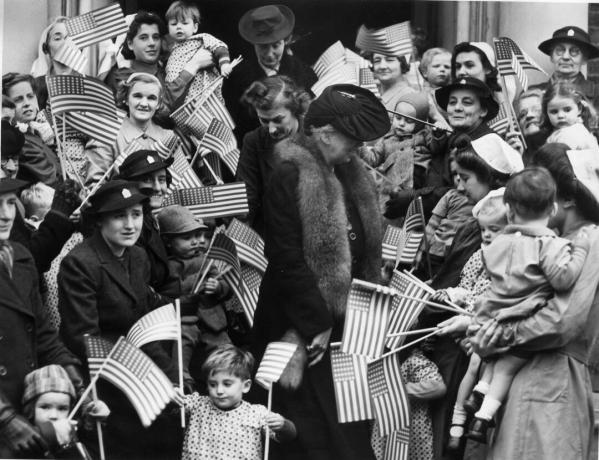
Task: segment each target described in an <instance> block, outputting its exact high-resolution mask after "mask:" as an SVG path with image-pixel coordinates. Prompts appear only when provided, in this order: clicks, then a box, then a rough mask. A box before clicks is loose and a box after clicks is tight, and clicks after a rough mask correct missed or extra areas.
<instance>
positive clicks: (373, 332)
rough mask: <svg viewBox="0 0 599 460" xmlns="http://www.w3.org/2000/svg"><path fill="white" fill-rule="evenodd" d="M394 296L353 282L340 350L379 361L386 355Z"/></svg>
mask: <svg viewBox="0 0 599 460" xmlns="http://www.w3.org/2000/svg"><path fill="white" fill-rule="evenodd" d="M392 302H393V293H392V292H391V291H390V290H389V288H387V287H385V286H380V285H377V284H372V283H367V282H364V281H360V280H356V279H354V280H352V284H351V288H350V291H349V294H348V296H347V311H346V314H345V324H344V327H343V337H342V339H341V351H343V352H344V353H352V354H355V355H362V356H367V357H369V358H376V357H378V356H380V355H381V354H382V353H383V348H384V346H385V338H386V335H387V327H388V326H389V318H390V316H391V304H392Z"/></svg>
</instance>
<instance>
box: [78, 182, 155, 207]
mask: <svg viewBox="0 0 599 460" xmlns="http://www.w3.org/2000/svg"><path fill="white" fill-rule="evenodd" d="M147 199H148V197H147V196H146V195H144V194H143V193H141V192H140V191H139V189H138V188H137V184H135V183H134V182H129V181H126V180H121V179H114V180H111V181H108V182H106V183H105V184H104V185H102V186H101V187H100V188H99V189H98V191H97V192H96V193H95V194H94V195H93V196H92V197H91V199H90V202H91V207H90V209H89V212H90V213H93V214H100V213H104V212H111V211H119V210H121V209H126V208H128V207H129V206H133V205H134V204H138V203H143V202H144V201H146V200H147Z"/></svg>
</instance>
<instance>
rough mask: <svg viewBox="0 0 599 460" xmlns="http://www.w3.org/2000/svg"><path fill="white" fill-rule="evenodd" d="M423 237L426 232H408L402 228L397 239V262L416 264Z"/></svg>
mask: <svg viewBox="0 0 599 460" xmlns="http://www.w3.org/2000/svg"><path fill="white" fill-rule="evenodd" d="M423 239H424V232H416V231H414V232H406V231H405V230H403V229H402V231H401V233H400V234H399V238H398V240H397V252H396V255H395V263H397V264H402V265H414V264H415V263H416V257H417V256H418V250H419V249H420V244H421V243H422V240H423Z"/></svg>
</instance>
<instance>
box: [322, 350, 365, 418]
mask: <svg viewBox="0 0 599 460" xmlns="http://www.w3.org/2000/svg"><path fill="white" fill-rule="evenodd" d="M366 363H367V358H366V357H365V356H359V355H350V354H347V353H343V352H342V351H341V350H340V349H339V347H338V346H331V369H332V371H333V387H334V388H335V402H336V403H337V420H339V423H347V422H357V421H360V420H368V419H372V418H374V415H373V412H372V404H371V402H370V391H369V390H368V381H367V378H366V377H367V365H366Z"/></svg>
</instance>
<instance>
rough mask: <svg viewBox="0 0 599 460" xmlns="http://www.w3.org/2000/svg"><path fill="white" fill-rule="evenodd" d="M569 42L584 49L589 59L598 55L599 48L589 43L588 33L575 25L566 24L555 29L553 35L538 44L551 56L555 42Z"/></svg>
mask: <svg viewBox="0 0 599 460" xmlns="http://www.w3.org/2000/svg"><path fill="white" fill-rule="evenodd" d="M564 42H570V43H575V44H576V45H578V46H579V47H580V48H582V49H583V50H585V52H586V54H587V55H588V58H589V59H595V58H597V57H599V48H597V47H596V46H594V45H593V44H592V43H591V40H590V38H589V34H588V33H586V32H585V31H584V30H582V29H581V28H580V27H576V26H566V27H562V28H561V29H557V30H556V31H555V32H553V36H552V37H551V38H550V39H549V40H545V41H544V42H542V43H541V44H540V45H539V49H540V50H541V51H542V52H543V53H545V54H546V55H548V56H551V50H552V49H553V46H554V45H555V44H557V43H564Z"/></svg>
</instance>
